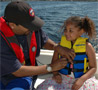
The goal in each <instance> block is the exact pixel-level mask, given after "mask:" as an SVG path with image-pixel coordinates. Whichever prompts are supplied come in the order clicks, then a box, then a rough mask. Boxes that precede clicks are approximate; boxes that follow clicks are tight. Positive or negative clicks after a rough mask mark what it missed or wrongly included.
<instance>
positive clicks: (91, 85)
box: [79, 77, 98, 90]
mask: <svg viewBox="0 0 98 90" xmlns="http://www.w3.org/2000/svg"><path fill="white" fill-rule="evenodd" d="M79 90H98V80H97V79H96V78H95V77H91V78H89V79H88V80H86V81H85V82H84V84H83V85H82V87H81V88H80V89H79Z"/></svg>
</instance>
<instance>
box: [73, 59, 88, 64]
mask: <svg viewBox="0 0 98 90" xmlns="http://www.w3.org/2000/svg"><path fill="white" fill-rule="evenodd" d="M87 62H88V60H87ZM73 63H74V64H77V63H84V60H73Z"/></svg>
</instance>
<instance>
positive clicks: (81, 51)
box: [38, 16, 98, 90]
mask: <svg viewBox="0 0 98 90" xmlns="http://www.w3.org/2000/svg"><path fill="white" fill-rule="evenodd" d="M63 28H64V35H63V36H62V38H61V42H60V45H61V46H63V47H67V48H70V49H74V52H75V53H76V56H75V58H74V60H73V63H70V62H68V64H67V65H66V66H65V68H64V69H61V70H60V71H57V72H53V78H52V79H51V78H49V79H47V80H45V81H44V82H43V83H42V84H41V85H39V86H38V90H42V89H43V90H98V80H96V79H95V77H94V76H93V75H94V74H95V72H96V69H97V65H96V56H95V51H94V48H93V46H92V45H91V44H90V43H89V42H88V39H87V38H83V37H81V35H82V34H84V33H86V34H87V35H88V37H89V38H90V39H91V38H93V37H94V36H95V25H94V23H93V21H92V20H91V19H90V18H88V17H84V18H81V17H78V16H72V17H69V18H68V19H67V20H66V21H65V22H64V25H63ZM62 57H63V56H59V54H58V53H57V52H54V56H53V59H52V62H54V61H55V60H57V59H58V58H62ZM55 81H56V82H55Z"/></svg>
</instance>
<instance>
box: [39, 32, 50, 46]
mask: <svg viewBox="0 0 98 90" xmlns="http://www.w3.org/2000/svg"><path fill="white" fill-rule="evenodd" d="M40 34H41V48H42V47H43V46H44V44H46V42H47V40H48V36H47V35H46V33H45V32H44V31H43V30H40Z"/></svg>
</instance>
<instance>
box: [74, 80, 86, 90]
mask: <svg viewBox="0 0 98 90" xmlns="http://www.w3.org/2000/svg"><path fill="white" fill-rule="evenodd" d="M83 83H84V81H83V80H82V79H81V78H79V79H77V80H76V81H75V82H74V84H73V85H72V90H78V89H79V88H80V87H81V86H82V85H83Z"/></svg>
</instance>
